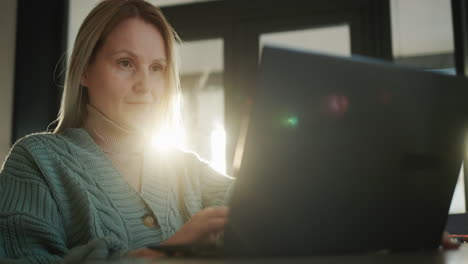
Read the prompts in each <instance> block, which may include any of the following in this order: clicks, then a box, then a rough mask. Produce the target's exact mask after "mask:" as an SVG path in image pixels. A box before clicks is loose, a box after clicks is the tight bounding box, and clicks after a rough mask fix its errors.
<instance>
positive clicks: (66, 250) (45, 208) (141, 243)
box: [0, 128, 234, 263]
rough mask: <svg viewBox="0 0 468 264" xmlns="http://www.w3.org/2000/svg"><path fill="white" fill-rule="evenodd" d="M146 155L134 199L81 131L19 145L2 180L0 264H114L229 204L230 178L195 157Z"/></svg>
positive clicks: (33, 137)
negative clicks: (148, 221)
mask: <svg viewBox="0 0 468 264" xmlns="http://www.w3.org/2000/svg"><path fill="white" fill-rule="evenodd" d="M145 153H147V154H146V156H145V159H144V160H145V162H144V166H143V177H142V189H141V192H140V193H138V192H136V191H135V190H134V189H133V188H132V187H131V186H130V185H129V184H127V182H126V181H125V180H124V179H123V177H122V176H121V175H120V174H119V172H118V171H117V170H116V169H115V167H113V165H112V163H111V161H110V160H109V159H108V158H107V156H106V155H105V154H104V153H103V152H102V151H101V150H100V149H99V147H98V146H97V145H96V144H95V143H94V141H93V139H92V138H91V137H90V136H89V135H88V133H87V132H86V131H85V130H83V129H80V128H76V129H67V130H65V131H64V132H63V133H61V134H53V133H39V134H33V135H30V136H27V137H25V138H23V139H21V140H19V141H18V142H17V143H16V144H15V145H14V146H13V148H12V150H11V152H10V154H9V155H8V157H7V159H6V161H5V163H4V165H3V168H2V170H1V172H0V263H3V262H6V263H10V261H13V259H15V261H16V262H18V263H54V262H60V263H61V262H65V263H83V262H87V261H88V262H89V261H100V260H109V259H119V258H121V257H122V256H123V255H124V254H126V253H127V252H128V251H129V250H133V249H137V248H141V247H145V246H148V245H152V244H158V243H160V242H162V241H164V240H166V239H168V238H169V237H170V236H171V235H173V234H174V233H175V232H176V231H177V230H178V229H179V228H180V227H181V226H182V225H183V224H184V223H185V222H186V221H187V220H188V219H189V218H190V217H191V216H192V215H193V214H195V213H196V212H197V211H199V210H200V209H202V208H205V207H210V206H217V205H223V204H225V203H226V201H227V200H228V196H229V193H230V192H231V189H232V186H233V184H232V183H233V181H234V180H233V178H231V177H228V176H225V175H222V174H219V173H217V172H215V171H214V170H213V169H212V168H211V167H210V166H208V165H207V164H206V163H204V162H202V161H200V160H199V159H198V158H197V157H196V156H195V155H194V154H191V153H186V152H182V151H175V150H173V151H170V152H164V153H158V152H153V151H146V152H145ZM151 213H153V214H154V215H155V216H156V219H157V222H158V224H157V225H156V226H155V227H147V226H145V225H144V224H143V221H142V218H143V217H144V216H145V215H147V214H151ZM16 262H15V263H16Z"/></svg>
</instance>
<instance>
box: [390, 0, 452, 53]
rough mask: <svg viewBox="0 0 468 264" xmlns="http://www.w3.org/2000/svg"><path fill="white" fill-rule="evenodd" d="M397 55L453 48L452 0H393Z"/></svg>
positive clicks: (394, 44) (394, 48)
mask: <svg viewBox="0 0 468 264" xmlns="http://www.w3.org/2000/svg"><path fill="white" fill-rule="evenodd" d="M390 4H391V5H390V7H391V18H392V23H391V25H392V39H393V41H392V42H393V43H392V44H393V55H394V56H395V57H396V58H399V57H408V56H417V55H430V54H437V53H450V52H453V50H454V47H453V27H452V11H451V4H450V0H391V2H390Z"/></svg>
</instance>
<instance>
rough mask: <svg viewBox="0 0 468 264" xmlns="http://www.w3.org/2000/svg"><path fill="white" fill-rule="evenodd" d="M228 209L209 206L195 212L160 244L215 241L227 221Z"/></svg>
mask: <svg viewBox="0 0 468 264" xmlns="http://www.w3.org/2000/svg"><path fill="white" fill-rule="evenodd" d="M228 215H229V209H228V208H227V207H225V206H221V207H209V208H205V209H203V210H201V211H199V212H198V213H196V214H195V215H194V216H192V218H190V220H189V221H188V222H187V223H185V225H183V226H182V228H181V229H180V230H179V231H177V233H175V234H174V235H173V236H172V237H170V238H169V239H168V240H166V241H164V242H163V243H162V244H161V245H183V244H191V243H195V242H201V243H215V242H216V240H217V239H218V238H219V235H220V234H221V233H222V232H223V231H224V227H225V226H226V224H227V222H228Z"/></svg>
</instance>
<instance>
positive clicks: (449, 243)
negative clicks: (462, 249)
mask: <svg viewBox="0 0 468 264" xmlns="http://www.w3.org/2000/svg"><path fill="white" fill-rule="evenodd" d="M459 246H460V243H459V242H458V241H457V240H456V239H454V238H451V237H449V234H448V233H447V232H444V234H443V235H442V247H443V248H444V249H457V248H458V247H459Z"/></svg>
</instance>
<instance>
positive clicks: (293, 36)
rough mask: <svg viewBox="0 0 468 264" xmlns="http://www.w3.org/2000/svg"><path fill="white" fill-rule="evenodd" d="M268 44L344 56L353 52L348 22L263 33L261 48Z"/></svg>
mask: <svg viewBox="0 0 468 264" xmlns="http://www.w3.org/2000/svg"><path fill="white" fill-rule="evenodd" d="M268 44H272V45H277V46H283V47H287V48H295V49H302V50H310V51H319V52H324V53H330V54H335V55H343V56H349V55H350V54H351V40H350V32H349V25H346V24H344V25H335V26H327V27H320V28H311V29H305V30H293V31H283V32H274V33H266V34H262V35H261V36H260V48H262V47H263V46H264V45H268Z"/></svg>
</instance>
